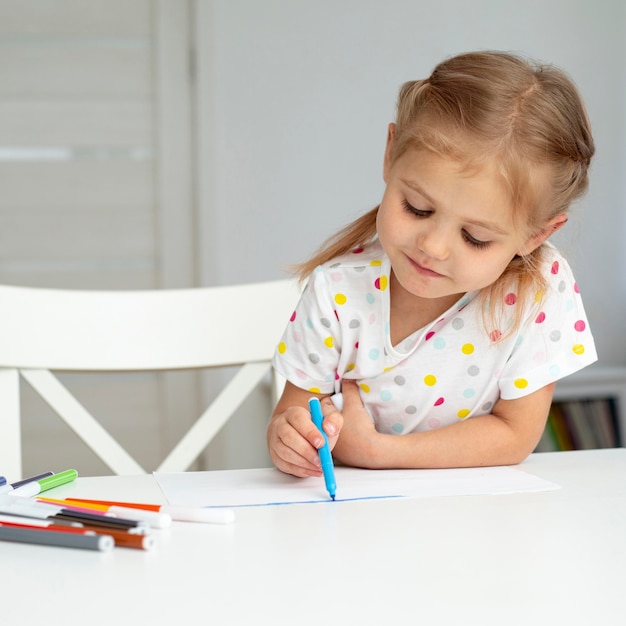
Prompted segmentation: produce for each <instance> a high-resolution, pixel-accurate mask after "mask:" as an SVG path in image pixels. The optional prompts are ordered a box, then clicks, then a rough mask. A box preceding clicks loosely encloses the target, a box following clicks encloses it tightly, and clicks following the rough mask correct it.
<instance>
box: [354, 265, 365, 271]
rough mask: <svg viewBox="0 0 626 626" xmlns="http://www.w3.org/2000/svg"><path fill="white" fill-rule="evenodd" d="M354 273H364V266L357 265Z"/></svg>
mask: <svg viewBox="0 0 626 626" xmlns="http://www.w3.org/2000/svg"><path fill="white" fill-rule="evenodd" d="M354 271H355V272H359V273H360V272H364V271H365V266H364V265H359V266H358V267H355V268H354Z"/></svg>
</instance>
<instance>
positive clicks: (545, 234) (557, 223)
mask: <svg viewBox="0 0 626 626" xmlns="http://www.w3.org/2000/svg"><path fill="white" fill-rule="evenodd" d="M566 222H567V215H565V213H559V214H558V215H555V216H554V217H553V218H551V219H549V220H548V222H547V224H546V225H545V226H544V227H543V228H542V229H541V230H540V231H539V232H538V233H535V234H534V235H532V236H531V237H530V238H529V239H527V240H526V243H525V244H524V245H523V246H522V247H521V248H520V249H519V250H518V254H519V255H520V256H526V255H528V254H530V253H531V252H533V251H534V250H536V249H537V248H538V247H539V246H540V245H541V244H542V243H543V242H544V241H546V240H547V239H549V238H550V237H551V236H552V235H553V234H554V233H555V232H556V231H557V230H559V229H560V228H561V227H562V226H564V225H565V224H566Z"/></svg>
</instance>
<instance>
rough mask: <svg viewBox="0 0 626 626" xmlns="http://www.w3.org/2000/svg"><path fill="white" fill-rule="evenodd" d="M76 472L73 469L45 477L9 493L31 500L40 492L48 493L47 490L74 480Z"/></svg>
mask: <svg viewBox="0 0 626 626" xmlns="http://www.w3.org/2000/svg"><path fill="white" fill-rule="evenodd" d="M77 476H78V472H77V471H76V470H75V469H68V470H65V471H64V472H59V473H58V474H52V476H46V477H45V478H42V479H41V480H34V481H32V482H30V483H26V484H25V485H22V486H21V487H18V488H17V489H13V491H11V492H10V494H11V495H12V496H21V497H24V498H31V497H32V496H36V495H38V494H40V493H41V492H42V491H48V489H54V488H55V487H59V486H60V485H65V484H66V483H71V482H72V481H73V480H76V478H77Z"/></svg>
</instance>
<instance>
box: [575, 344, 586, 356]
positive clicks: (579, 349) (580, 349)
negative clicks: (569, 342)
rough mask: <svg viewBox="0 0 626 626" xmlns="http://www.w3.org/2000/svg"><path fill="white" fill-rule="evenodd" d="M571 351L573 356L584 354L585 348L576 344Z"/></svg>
mask: <svg viewBox="0 0 626 626" xmlns="http://www.w3.org/2000/svg"><path fill="white" fill-rule="evenodd" d="M572 350H573V351H574V354H584V353H585V346H583V344H582V343H577V344H576V345H575V346H573V348H572Z"/></svg>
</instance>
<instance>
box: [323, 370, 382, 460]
mask: <svg viewBox="0 0 626 626" xmlns="http://www.w3.org/2000/svg"><path fill="white" fill-rule="evenodd" d="M341 394H342V396H343V408H342V410H341V414H342V415H343V428H342V429H341V433H340V435H339V438H338V439H337V443H336V444H335V447H334V448H333V457H334V458H335V459H336V460H337V461H339V462H341V463H342V464H344V465H350V466H352V467H363V468H370V469H374V468H375V467H376V440H377V439H378V438H379V437H380V436H381V435H380V433H378V432H377V431H376V428H375V427H374V420H372V417H371V416H370V414H369V413H368V412H367V411H366V410H365V406H364V405H363V402H362V401H361V396H360V394H359V388H358V386H357V384H356V382H355V381H353V380H343V381H342V382H341ZM324 403H330V405H332V400H331V399H330V398H325V399H324V400H323V401H322V404H324ZM327 410H330V407H325V408H324V413H326V412H327Z"/></svg>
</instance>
